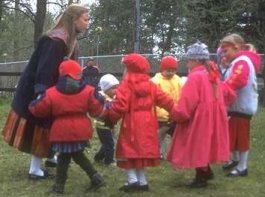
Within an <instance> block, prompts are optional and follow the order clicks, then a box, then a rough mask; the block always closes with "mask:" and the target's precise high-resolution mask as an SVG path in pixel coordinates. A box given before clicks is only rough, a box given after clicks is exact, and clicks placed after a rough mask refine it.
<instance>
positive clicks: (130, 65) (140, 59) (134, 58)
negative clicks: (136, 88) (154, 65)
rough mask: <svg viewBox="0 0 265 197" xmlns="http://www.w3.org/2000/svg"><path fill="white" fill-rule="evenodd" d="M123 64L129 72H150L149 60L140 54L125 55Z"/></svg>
mask: <svg viewBox="0 0 265 197" xmlns="http://www.w3.org/2000/svg"><path fill="white" fill-rule="evenodd" d="M121 62H122V63H123V64H124V65H125V66H126V68H127V70H128V71H129V72H135V73H147V72H149V70H150V64H149V62H148V60H147V59H146V58H145V57H144V56H142V55H140V54H138V53H131V54H128V55H125V56H124V57H123V58H122V60H121Z"/></svg>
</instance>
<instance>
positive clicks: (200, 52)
mask: <svg viewBox="0 0 265 197" xmlns="http://www.w3.org/2000/svg"><path fill="white" fill-rule="evenodd" d="M185 58H186V59H193V60H208V59H209V58H210V55H209V51H208V46H207V45H206V44H204V43H202V42H200V41H197V42H196V43H194V44H192V45H190V46H188V50H187V52H186V54H185Z"/></svg>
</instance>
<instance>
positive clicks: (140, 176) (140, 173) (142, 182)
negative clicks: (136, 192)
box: [136, 169, 148, 185]
mask: <svg viewBox="0 0 265 197" xmlns="http://www.w3.org/2000/svg"><path fill="white" fill-rule="evenodd" d="M136 173H137V178H138V181H139V184H140V185H147V184H148V183H147V180H146V177H145V175H144V169H137V170H136Z"/></svg>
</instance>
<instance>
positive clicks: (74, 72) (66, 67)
mask: <svg viewBox="0 0 265 197" xmlns="http://www.w3.org/2000/svg"><path fill="white" fill-rule="evenodd" d="M59 74H60V76H65V75H69V76H70V77H71V78H73V79H75V80H80V79H81V76H82V69H81V66H80V65H79V63H78V62H76V61H74V60H65V61H63V62H62V63H61V64H60V66H59Z"/></svg>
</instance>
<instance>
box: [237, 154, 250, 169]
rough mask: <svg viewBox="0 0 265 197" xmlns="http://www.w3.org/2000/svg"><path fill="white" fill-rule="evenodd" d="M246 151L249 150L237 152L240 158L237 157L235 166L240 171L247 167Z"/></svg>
mask: <svg viewBox="0 0 265 197" xmlns="http://www.w3.org/2000/svg"><path fill="white" fill-rule="evenodd" d="M248 153H249V151H244V152H240V153H239V156H240V159H239V163H238V165H237V167H236V168H237V169H238V170H240V171H242V170H245V169H247V163H248Z"/></svg>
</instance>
